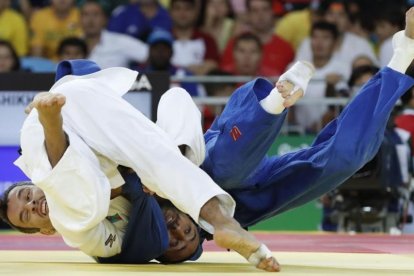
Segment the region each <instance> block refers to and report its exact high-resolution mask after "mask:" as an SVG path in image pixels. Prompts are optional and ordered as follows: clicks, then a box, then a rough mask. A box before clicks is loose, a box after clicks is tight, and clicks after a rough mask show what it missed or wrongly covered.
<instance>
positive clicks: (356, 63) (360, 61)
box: [352, 56, 375, 70]
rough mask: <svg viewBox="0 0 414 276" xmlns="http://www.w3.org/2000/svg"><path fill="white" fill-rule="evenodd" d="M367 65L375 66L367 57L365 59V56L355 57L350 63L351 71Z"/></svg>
mask: <svg viewBox="0 0 414 276" xmlns="http://www.w3.org/2000/svg"><path fill="white" fill-rule="evenodd" d="M367 65H368V66H375V64H374V62H373V61H372V59H370V58H369V57H367V56H359V57H356V58H355V59H354V60H353V61H352V70H354V69H355V68H357V67H361V66H367Z"/></svg>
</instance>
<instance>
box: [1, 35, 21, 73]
mask: <svg viewBox="0 0 414 276" xmlns="http://www.w3.org/2000/svg"><path fill="white" fill-rule="evenodd" d="M19 70H20V61H19V57H18V56H17V53H16V51H15V50H14V48H13V46H12V44H11V43H10V42H8V41H6V40H0V73H6V72H12V71H19Z"/></svg>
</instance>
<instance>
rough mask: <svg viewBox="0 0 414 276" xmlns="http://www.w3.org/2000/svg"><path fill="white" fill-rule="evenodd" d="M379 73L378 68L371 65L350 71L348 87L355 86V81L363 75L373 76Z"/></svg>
mask: <svg viewBox="0 0 414 276" xmlns="http://www.w3.org/2000/svg"><path fill="white" fill-rule="evenodd" d="M378 71H379V68H378V67H376V66H372V65H363V66H359V67H356V68H355V69H354V70H352V73H351V77H350V78H349V81H348V86H349V87H352V86H354V85H355V83H356V81H357V80H358V79H359V78H360V77H362V76H363V75H365V74H371V75H375V74H376V73H377V72H378Z"/></svg>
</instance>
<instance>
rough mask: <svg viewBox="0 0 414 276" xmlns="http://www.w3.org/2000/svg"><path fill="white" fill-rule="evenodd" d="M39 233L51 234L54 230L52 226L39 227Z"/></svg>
mask: <svg viewBox="0 0 414 276" xmlns="http://www.w3.org/2000/svg"><path fill="white" fill-rule="evenodd" d="M40 233H41V234H43V235H53V234H55V233H56V230H55V229H53V228H41V229H40Z"/></svg>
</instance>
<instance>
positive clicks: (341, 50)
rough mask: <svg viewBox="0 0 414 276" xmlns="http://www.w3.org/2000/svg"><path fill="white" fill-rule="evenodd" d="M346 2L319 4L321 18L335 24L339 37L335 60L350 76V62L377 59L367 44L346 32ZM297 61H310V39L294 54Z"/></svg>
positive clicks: (347, 14)
mask: <svg viewBox="0 0 414 276" xmlns="http://www.w3.org/2000/svg"><path fill="white" fill-rule="evenodd" d="M348 4H349V3H348V2H346V1H342V0H324V1H322V3H321V7H320V12H321V13H322V14H323V18H324V19H325V20H326V21H328V22H330V23H332V24H335V25H336V27H337V29H338V31H339V36H338V39H337V41H336V45H335V58H336V59H340V60H341V61H342V66H343V67H345V68H346V69H347V70H348V71H349V73H348V75H349V74H350V72H351V67H352V62H353V60H354V59H355V58H356V57H359V56H367V57H369V58H371V59H372V60H373V61H374V63H376V62H377V58H376V56H375V54H374V51H373V48H372V47H371V45H370V44H369V42H368V41H367V40H366V39H364V38H362V37H359V36H357V35H355V34H353V33H350V32H349V31H348V28H349V24H350V18H349V10H348V9H349V6H348ZM296 59H297V60H307V61H310V60H312V47H311V39H310V38H307V39H305V40H304V41H303V42H302V44H301V46H300V47H299V49H298V51H297V52H296Z"/></svg>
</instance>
